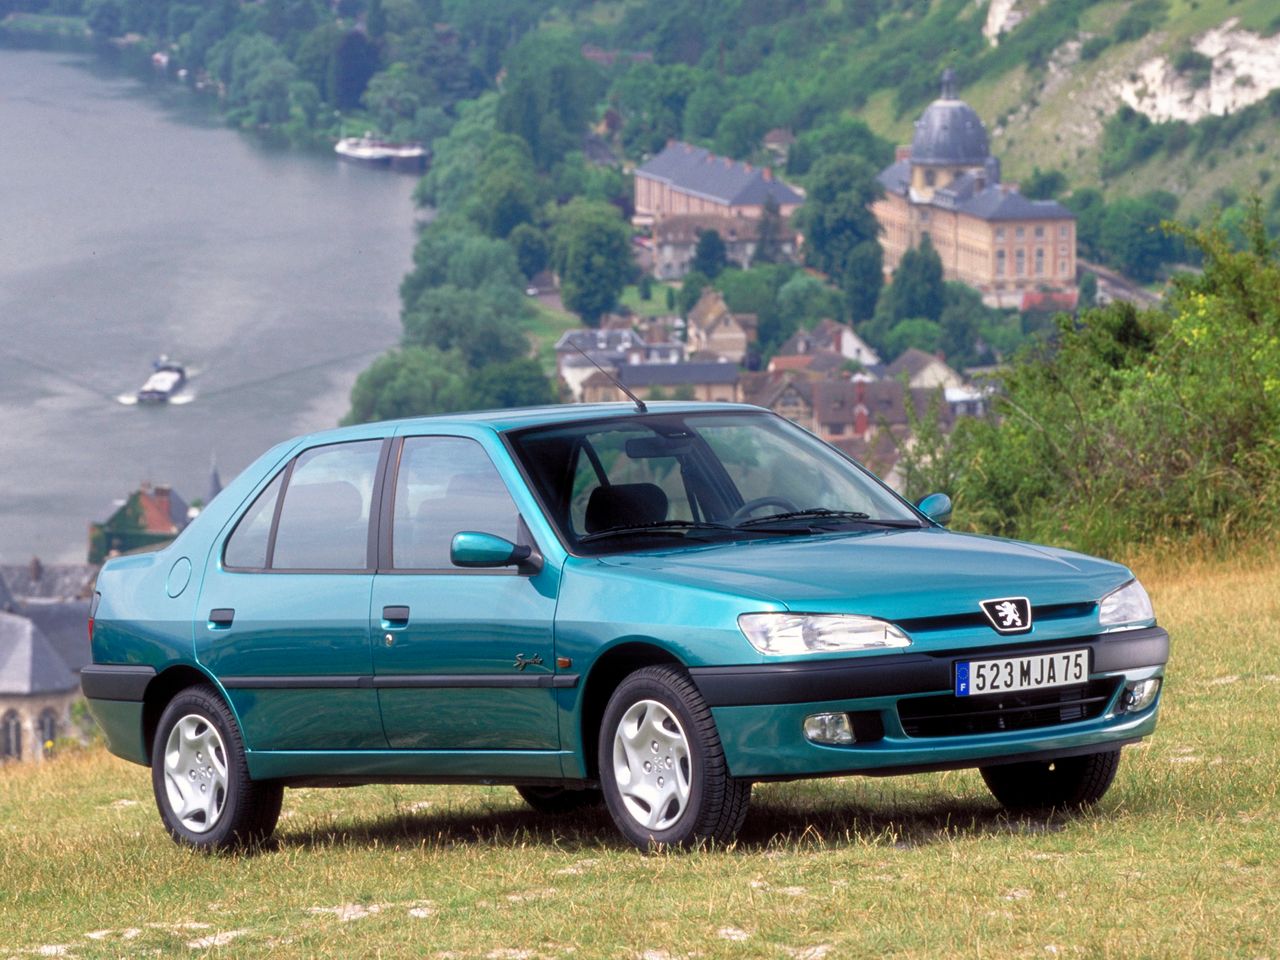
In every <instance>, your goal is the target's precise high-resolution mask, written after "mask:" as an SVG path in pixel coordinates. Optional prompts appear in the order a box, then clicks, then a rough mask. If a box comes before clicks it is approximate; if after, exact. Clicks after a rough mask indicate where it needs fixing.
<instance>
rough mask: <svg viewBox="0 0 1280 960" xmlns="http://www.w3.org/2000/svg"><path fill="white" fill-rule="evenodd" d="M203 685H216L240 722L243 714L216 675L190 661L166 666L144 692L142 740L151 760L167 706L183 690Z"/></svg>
mask: <svg viewBox="0 0 1280 960" xmlns="http://www.w3.org/2000/svg"><path fill="white" fill-rule="evenodd" d="M201 685H207V686H210V687H213V688H214V690H216V691H217V692H218V696H219V697H221V698H222V701H223V702H224V703H226V704H227V708H228V709H229V710H231V715H232V716H233V717H235V720H236V723H237V724H239V722H240V718H239V717H238V716H237V715H236V712H235V709H234V708H233V707H232V706H231V702H230V701H229V700H228V699H227V696H226V693H225V692H224V691H223V689H222V685H221V684H219V683H218V682H217V681H216V680H214V679H213V677H211V676H209V674H207V673H205V672H204V671H202V670H200V669H199V668H197V667H194V666H192V665H191V664H189V663H178V664H174V665H173V666H170V667H166V668H165V669H164V670H162V671H161V672H160V673H158V674H156V676H155V678H154V679H153V680H152V681H151V682H150V683H148V684H147V689H146V692H145V693H144V694H143V696H142V743H143V747H144V748H145V749H146V752H147V763H150V762H151V750H152V744H153V743H154V741H155V738H156V728H157V727H159V726H160V717H161V716H162V715H163V714H164V708H165V707H167V706H168V705H169V702H170V701H171V700H173V698H174V697H176V696H177V695H178V694H180V693H181V692H182V691H183V690H186V689H188V688H190V687H196V686H201Z"/></svg>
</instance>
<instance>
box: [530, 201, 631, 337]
mask: <svg viewBox="0 0 1280 960" xmlns="http://www.w3.org/2000/svg"><path fill="white" fill-rule="evenodd" d="M551 238H552V242H551V248H552V261H553V263H554V265H555V268H556V272H557V273H559V274H560V290H561V294H560V295H561V299H562V300H563V301H564V305H565V306H566V307H568V308H569V309H570V310H572V311H574V312H575V313H577V314H579V315H580V316H581V317H582V320H583V322H584V323H586V324H587V325H588V326H591V327H594V326H596V325H597V324H599V322H600V317H601V316H602V315H603V314H605V313H606V312H608V311H609V310H611V309H612V308H613V306H614V304H615V303H616V302H617V300H618V294H620V293H621V292H622V288H623V287H624V286H626V284H627V282H628V281H629V280H630V279H631V276H632V274H633V273H634V272H635V265H634V263H633V262H632V259H631V231H630V230H628V229H627V226H626V224H625V223H623V222H622V218H621V217H620V216H619V214H618V210H617V208H615V207H613V206H611V205H609V204H607V203H599V202H593V201H589V200H581V199H575V200H573V201H571V202H570V203H568V204H566V205H565V206H563V207H561V208H560V209H559V210H558V211H556V215H555V221H554V223H553V224H552V227H551Z"/></svg>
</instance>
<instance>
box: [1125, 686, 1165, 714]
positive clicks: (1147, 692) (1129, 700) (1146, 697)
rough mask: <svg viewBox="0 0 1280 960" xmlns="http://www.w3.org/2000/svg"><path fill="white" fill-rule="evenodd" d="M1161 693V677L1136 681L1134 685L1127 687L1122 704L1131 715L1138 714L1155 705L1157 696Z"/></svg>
mask: <svg viewBox="0 0 1280 960" xmlns="http://www.w3.org/2000/svg"><path fill="white" fill-rule="evenodd" d="M1159 692H1160V678H1159V677H1152V678H1151V679H1150V680H1135V681H1134V682H1133V683H1129V684H1126V685H1125V688H1124V699H1123V700H1122V701H1121V702H1122V703H1123V704H1124V708H1125V710H1127V711H1129V713H1137V712H1138V711H1140V710H1145V709H1147V707H1149V706H1151V704H1153V703H1155V699H1156V694H1157V693H1159Z"/></svg>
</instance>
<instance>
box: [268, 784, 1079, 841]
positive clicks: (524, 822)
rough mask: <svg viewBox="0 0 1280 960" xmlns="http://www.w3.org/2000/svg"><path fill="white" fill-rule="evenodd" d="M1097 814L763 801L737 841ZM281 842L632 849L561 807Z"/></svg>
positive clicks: (966, 805) (309, 834)
mask: <svg viewBox="0 0 1280 960" xmlns="http://www.w3.org/2000/svg"><path fill="white" fill-rule="evenodd" d="M1088 816H1090V814H1088V813H1087V812H1086V813H1081V812H1078V811H1066V810H1062V811H1052V812H1046V813H1043V814H1035V815H1032V814H1024V815H1012V814H1009V813H1007V812H1006V811H1004V810H1002V809H1001V808H1000V807H998V806H997V805H996V804H995V803H994V802H993V801H983V800H977V799H965V798H956V799H942V798H933V797H931V798H927V799H919V800H917V799H912V800H910V801H907V802H904V803H878V804H874V805H872V804H866V803H858V802H856V799H854V798H850V802H848V803H841V802H834V803H825V804H823V805H821V806H817V807H814V806H806V805H803V804H801V805H789V804H786V803H780V802H776V801H775V802H769V800H767V799H764V800H763V802H758V803H753V805H752V807H751V810H750V812H749V813H748V815H747V819H746V822H745V823H744V824H743V827H742V829H741V831H740V832H739V834H738V839H737V842H736V844H735V849H736V850H738V851H742V852H758V851H764V850H777V849H788V848H794V849H800V848H829V849H836V848H842V847H850V846H858V845H867V844H868V843H872V844H877V845H886V846H893V847H897V848H903V849H906V848H911V847H921V846H927V845H930V844H934V843H940V842H948V841H952V840H956V839H962V838H977V837H999V836H1022V835H1028V836H1029V835H1037V834H1044V833H1056V832H1058V831H1061V830H1063V829H1065V828H1066V827H1067V826H1068V825H1069V824H1070V823H1071V822H1072V821H1073V820H1077V819H1079V818H1081V817H1088ZM277 843H278V846H279V847H303V848H308V847H333V846H387V845H391V846H428V847H451V846H492V847H511V848H516V847H527V846H529V845H537V844H543V845H546V846H547V847H554V848H556V849H559V850H570V851H574V850H583V849H587V848H590V849H601V848H618V849H626V848H628V847H629V844H627V843H626V842H625V841H624V840H623V839H622V838H621V836H620V835H619V834H618V832H617V829H616V827H615V826H614V824H613V821H612V819H611V818H610V817H609V814H608V811H607V810H605V808H604V807H603V806H600V807H590V808H586V809H583V810H577V811H574V812H573V813H566V814H561V815H548V814H540V813H537V812H535V811H533V810H529V809H525V808H522V807H513V808H512V809H509V810H506V809H501V810H494V809H489V810H482V811H476V812H466V811H442V812H439V813H434V812H432V813H407V814H399V815H395V816H391V817H386V818H379V819H377V820H373V821H369V822H367V823H351V824H343V825H333V826H324V827H315V828H311V829H305V830H293V831H282V832H281V833H280V834H279V835H278V842H277Z"/></svg>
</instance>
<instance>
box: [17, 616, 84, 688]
mask: <svg viewBox="0 0 1280 960" xmlns="http://www.w3.org/2000/svg"><path fill="white" fill-rule="evenodd" d="M77 686H79V681H78V680H77V679H76V675H75V674H74V673H72V672H71V670H70V669H69V668H68V667H67V665H66V663H64V662H63V660H62V657H60V656H59V655H58V653H57V651H55V650H54V649H53V647H51V646H50V645H49V642H48V641H47V640H46V639H45V638H44V634H42V633H41V632H40V631H39V629H38V628H37V627H36V626H35V624H33V623H32V622H31V621H30V620H28V619H27V618H26V617H19V616H15V615H13V614H11V613H0V695H8V696H19V697H29V696H38V695H39V694H44V693H67V692H68V691H71V690H74V689H76V687H77Z"/></svg>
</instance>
